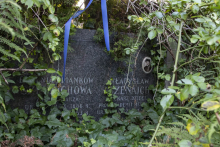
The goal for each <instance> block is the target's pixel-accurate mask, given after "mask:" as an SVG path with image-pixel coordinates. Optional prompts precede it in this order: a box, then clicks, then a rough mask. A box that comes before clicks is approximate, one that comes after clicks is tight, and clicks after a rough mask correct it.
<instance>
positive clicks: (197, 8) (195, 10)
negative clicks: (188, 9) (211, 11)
mask: <svg viewBox="0 0 220 147" xmlns="http://www.w3.org/2000/svg"><path fill="white" fill-rule="evenodd" d="M192 11H193V13H194V14H195V13H198V12H199V6H198V5H193V6H192Z"/></svg>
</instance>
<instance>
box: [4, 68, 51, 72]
mask: <svg viewBox="0 0 220 147" xmlns="http://www.w3.org/2000/svg"><path fill="white" fill-rule="evenodd" d="M46 70H47V69H19V68H0V72H1V71H23V72H26V71H46Z"/></svg>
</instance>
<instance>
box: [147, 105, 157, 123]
mask: <svg viewBox="0 0 220 147" xmlns="http://www.w3.org/2000/svg"><path fill="white" fill-rule="evenodd" d="M147 113H148V115H149V117H150V118H151V119H152V120H153V122H154V123H158V121H159V116H158V114H157V112H156V111H155V110H153V109H152V108H150V109H148V110H147Z"/></svg>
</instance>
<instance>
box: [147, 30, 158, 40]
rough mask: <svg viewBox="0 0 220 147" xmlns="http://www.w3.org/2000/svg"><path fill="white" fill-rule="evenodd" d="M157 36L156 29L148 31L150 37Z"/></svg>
mask: <svg viewBox="0 0 220 147" xmlns="http://www.w3.org/2000/svg"><path fill="white" fill-rule="evenodd" d="M156 36H157V31H155V30H151V31H150V32H149V33H148V38H149V39H150V40H152V39H154V38H155V37H156Z"/></svg>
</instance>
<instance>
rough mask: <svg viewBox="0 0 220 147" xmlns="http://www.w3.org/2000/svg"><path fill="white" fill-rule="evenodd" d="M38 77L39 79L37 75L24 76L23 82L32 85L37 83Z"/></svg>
mask: <svg viewBox="0 0 220 147" xmlns="http://www.w3.org/2000/svg"><path fill="white" fill-rule="evenodd" d="M36 79H37V77H35V76H29V77H24V78H23V82H24V83H27V84H29V85H31V86H32V85H34V84H35V80H36Z"/></svg>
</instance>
